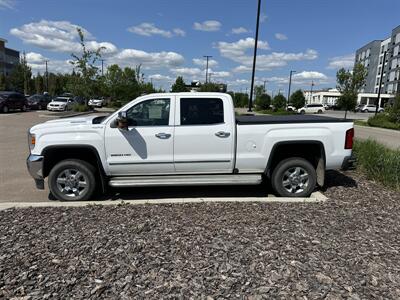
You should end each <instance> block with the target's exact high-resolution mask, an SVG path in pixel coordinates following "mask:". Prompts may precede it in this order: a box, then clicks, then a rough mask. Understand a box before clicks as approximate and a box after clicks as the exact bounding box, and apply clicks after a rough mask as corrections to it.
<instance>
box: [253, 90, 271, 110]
mask: <svg viewBox="0 0 400 300" xmlns="http://www.w3.org/2000/svg"><path fill="white" fill-rule="evenodd" d="M256 106H257V109H261V110H263V109H268V108H269V107H270V106H271V96H270V95H268V94H262V95H261V96H259V97H258V98H257V99H256Z"/></svg>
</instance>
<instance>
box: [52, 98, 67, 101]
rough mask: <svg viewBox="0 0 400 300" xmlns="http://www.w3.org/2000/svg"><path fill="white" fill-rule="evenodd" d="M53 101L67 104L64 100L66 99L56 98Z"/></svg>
mask: <svg viewBox="0 0 400 300" xmlns="http://www.w3.org/2000/svg"><path fill="white" fill-rule="evenodd" d="M53 101H57V102H67V101H68V99H66V98H56V99H54V100H53Z"/></svg>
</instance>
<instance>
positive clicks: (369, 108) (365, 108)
mask: <svg viewBox="0 0 400 300" xmlns="http://www.w3.org/2000/svg"><path fill="white" fill-rule="evenodd" d="M358 111H361V112H363V113H366V112H370V113H372V112H375V111H376V105H373V104H367V105H362V106H361V107H359V108H358ZM383 111H384V109H383V108H382V107H379V108H378V112H383Z"/></svg>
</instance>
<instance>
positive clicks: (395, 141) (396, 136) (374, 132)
mask: <svg viewBox="0 0 400 300" xmlns="http://www.w3.org/2000/svg"><path fill="white" fill-rule="evenodd" d="M354 129H355V138H356V139H362V140H367V139H372V140H375V141H377V142H379V143H381V144H384V145H385V146H387V147H389V148H391V149H394V150H397V149H400V131H397V130H391V129H385V128H377V127H367V126H358V125H354Z"/></svg>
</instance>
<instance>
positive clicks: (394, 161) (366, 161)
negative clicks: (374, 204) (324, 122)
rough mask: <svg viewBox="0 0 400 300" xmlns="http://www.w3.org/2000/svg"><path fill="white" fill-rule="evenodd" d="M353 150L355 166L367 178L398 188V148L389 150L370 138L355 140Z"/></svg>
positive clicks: (399, 187) (399, 168) (399, 159)
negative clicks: (355, 160) (355, 159)
mask: <svg viewBox="0 0 400 300" xmlns="http://www.w3.org/2000/svg"><path fill="white" fill-rule="evenodd" d="M353 151H354V154H355V156H356V158H357V167H358V168H359V169H360V170H361V171H363V172H364V173H365V174H366V176H367V177H368V178H369V179H373V180H377V181H379V182H381V183H383V184H384V185H386V186H390V187H393V188H395V189H398V190H400V172H399V170H400V150H391V149H389V148H387V147H385V146H383V145H381V144H379V143H378V142H376V141H372V140H366V141H359V140H356V141H355V143H354V147H353Z"/></svg>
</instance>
